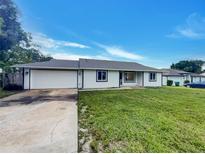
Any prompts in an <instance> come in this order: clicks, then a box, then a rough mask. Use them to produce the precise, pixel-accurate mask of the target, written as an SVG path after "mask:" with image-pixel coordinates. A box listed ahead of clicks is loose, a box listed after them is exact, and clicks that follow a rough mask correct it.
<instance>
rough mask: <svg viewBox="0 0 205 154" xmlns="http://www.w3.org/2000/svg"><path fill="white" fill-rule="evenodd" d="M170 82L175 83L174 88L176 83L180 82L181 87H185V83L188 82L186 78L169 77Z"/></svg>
mask: <svg viewBox="0 0 205 154" xmlns="http://www.w3.org/2000/svg"><path fill="white" fill-rule="evenodd" d="M168 80H172V81H173V86H175V82H179V85H180V86H183V85H184V81H185V80H186V77H180V76H168Z"/></svg>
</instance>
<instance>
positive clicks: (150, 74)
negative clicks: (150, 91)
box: [149, 72, 157, 82]
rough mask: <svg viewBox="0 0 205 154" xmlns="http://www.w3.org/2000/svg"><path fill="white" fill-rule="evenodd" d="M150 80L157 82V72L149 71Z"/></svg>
mask: <svg viewBox="0 0 205 154" xmlns="http://www.w3.org/2000/svg"><path fill="white" fill-rule="evenodd" d="M153 77H155V79H153ZM149 82H157V73H156V72H150V73H149Z"/></svg>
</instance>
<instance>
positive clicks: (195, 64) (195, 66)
mask: <svg viewBox="0 0 205 154" xmlns="http://www.w3.org/2000/svg"><path fill="white" fill-rule="evenodd" d="M204 63H205V62H204V61H202V60H182V61H179V62H178V63H176V64H172V65H171V69H178V70H183V71H186V72H192V73H201V72H202V65H203V64H204Z"/></svg>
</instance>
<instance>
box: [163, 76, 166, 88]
mask: <svg viewBox="0 0 205 154" xmlns="http://www.w3.org/2000/svg"><path fill="white" fill-rule="evenodd" d="M162 85H163V86H166V85H167V76H162Z"/></svg>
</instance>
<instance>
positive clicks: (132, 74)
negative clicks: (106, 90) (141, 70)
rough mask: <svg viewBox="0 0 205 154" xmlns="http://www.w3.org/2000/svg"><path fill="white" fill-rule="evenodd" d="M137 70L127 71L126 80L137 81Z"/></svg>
mask: <svg viewBox="0 0 205 154" xmlns="http://www.w3.org/2000/svg"><path fill="white" fill-rule="evenodd" d="M135 75H136V73H135V72H125V73H124V77H125V79H124V80H125V82H135Z"/></svg>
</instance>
